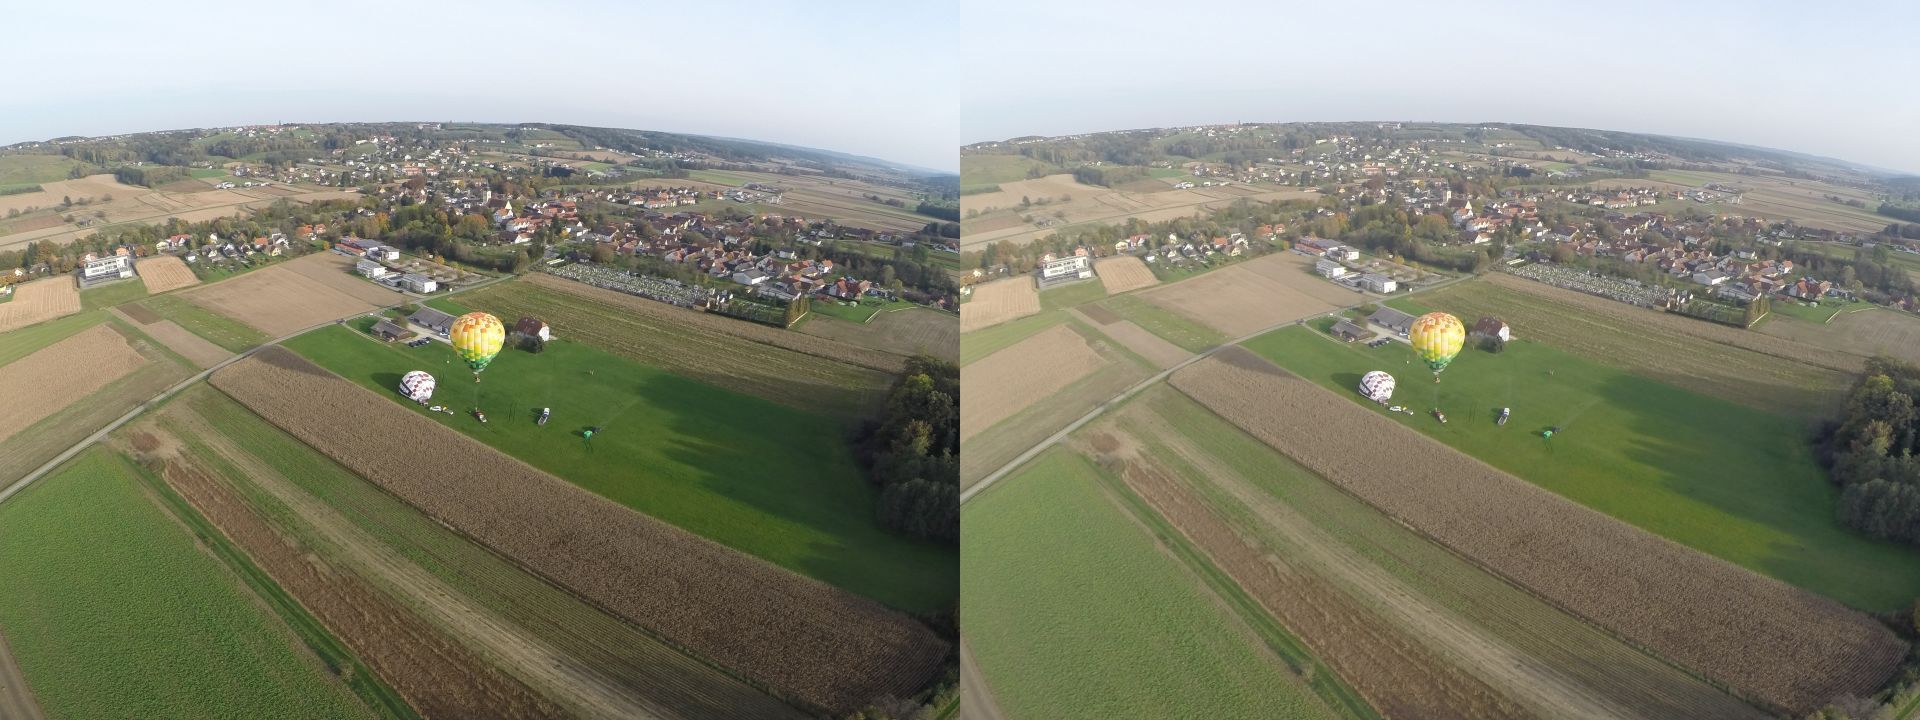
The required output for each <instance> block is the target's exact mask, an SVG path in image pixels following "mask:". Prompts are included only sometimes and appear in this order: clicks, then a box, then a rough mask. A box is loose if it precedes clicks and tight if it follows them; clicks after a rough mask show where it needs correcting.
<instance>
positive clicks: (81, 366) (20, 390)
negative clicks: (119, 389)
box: [0, 325, 147, 440]
mask: <svg viewBox="0 0 1920 720" xmlns="http://www.w3.org/2000/svg"><path fill="white" fill-rule="evenodd" d="M146 363H147V359H146V358H144V357H141V356H140V353H137V352H134V350H133V347H132V346H129V345H128V344H127V339H126V338H125V337H123V336H121V335H120V333H118V332H115V331H114V329H113V328H111V327H108V326H106V325H95V326H93V327H91V328H88V329H86V330H82V331H80V332H78V333H75V334H74V335H73V336H72V337H69V338H67V339H65V340H61V341H60V342H57V343H54V344H52V345H48V346H46V347H44V348H41V349H39V350H36V351H34V353H33V354H32V355H28V356H26V357H24V358H21V359H19V360H15V361H13V362H11V363H7V364H6V365H0V403H5V404H6V412H0V440H6V439H7V438H9V437H12V436H13V434H14V433H17V432H19V431H21V430H23V429H25V428H27V427H30V426H32V425H33V424H34V423H36V422H39V421H40V420H41V419H42V418H45V417H47V416H48V415H52V414H54V413H56V412H59V411H60V410H62V409H64V408H66V407H67V406H68V405H71V404H73V403H74V402H75V401H78V400H80V399H81V398H84V397H86V396H87V394H89V393H91V392H93V391H95V390H99V389H100V388H103V387H106V386H107V384H108V383H111V382H113V381H115V380H118V379H120V378H122V377H125V376H126V375H127V374H128V373H131V372H133V371H134V370H137V369H139V368H140V366H142V365H145V364H146Z"/></svg>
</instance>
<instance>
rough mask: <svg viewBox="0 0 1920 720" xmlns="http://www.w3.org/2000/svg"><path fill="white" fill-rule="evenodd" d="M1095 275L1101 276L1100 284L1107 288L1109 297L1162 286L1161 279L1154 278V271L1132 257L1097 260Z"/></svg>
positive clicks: (1123, 256) (1094, 263)
mask: <svg viewBox="0 0 1920 720" xmlns="http://www.w3.org/2000/svg"><path fill="white" fill-rule="evenodd" d="M1093 273H1094V274H1095V275H1099V276H1100V284H1102V285H1105V286H1107V294H1108V295H1119V294H1120V293H1123V292H1126V291H1128V290H1138V289H1140V288H1143V287H1153V286H1154V285H1158V284H1160V278H1157V277H1154V276H1153V271H1152V270H1149V269H1147V264H1146V263H1144V262H1141V261H1140V258H1137V257H1134V256H1132V255H1115V256H1113V257H1103V258H1100V259H1099V260H1095V261H1094V262H1093Z"/></svg>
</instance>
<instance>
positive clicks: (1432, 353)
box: [1407, 312, 1467, 382]
mask: <svg viewBox="0 0 1920 720" xmlns="http://www.w3.org/2000/svg"><path fill="white" fill-rule="evenodd" d="M1407 340H1408V341H1409V342H1411V343H1413V353H1414V354H1415V355H1419V356H1420V360H1421V361H1422V362H1425V363H1426V364H1427V367H1430V368H1433V381H1434V382H1439V381H1440V371H1441V370H1445V369H1447V363H1450V362H1453V356H1455V355H1458V354H1460V346H1461V345H1462V344H1465V343H1466V341H1467V329H1466V326H1463V325H1461V324H1460V318H1457V317H1454V316H1452V315H1448V314H1446V313H1443V312H1430V313H1427V314H1425V315H1421V316H1420V317H1419V318H1417V319H1415V320H1414V321H1413V327H1412V328H1411V329H1409V330H1408V331H1407Z"/></svg>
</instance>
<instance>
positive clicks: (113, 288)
mask: <svg viewBox="0 0 1920 720" xmlns="http://www.w3.org/2000/svg"><path fill="white" fill-rule="evenodd" d="M146 296H147V284H146V283H143V282H140V280H139V279H138V278H135V279H132V280H121V281H119V282H116V283H113V284H112V285H102V286H100V287H96V288H93V289H90V290H81V291H80V307H81V308H83V309H86V310H98V309H100V308H109V307H113V306H115V305H120V304H123V303H130V302H133V301H135V300H139V299H140V298H143V297H146Z"/></svg>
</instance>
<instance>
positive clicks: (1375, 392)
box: [1360, 370, 1393, 403]
mask: <svg viewBox="0 0 1920 720" xmlns="http://www.w3.org/2000/svg"><path fill="white" fill-rule="evenodd" d="M1360 394H1361V395H1364V396H1366V398H1367V399H1368V400H1372V401H1374V402H1377V403H1384V402H1386V401H1387V400H1389V399H1392V398H1393V376H1392V375H1388V374H1386V373H1384V372H1381V371H1379V370H1375V371H1373V372H1370V373H1367V374H1365V375H1362V376H1360Z"/></svg>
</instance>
